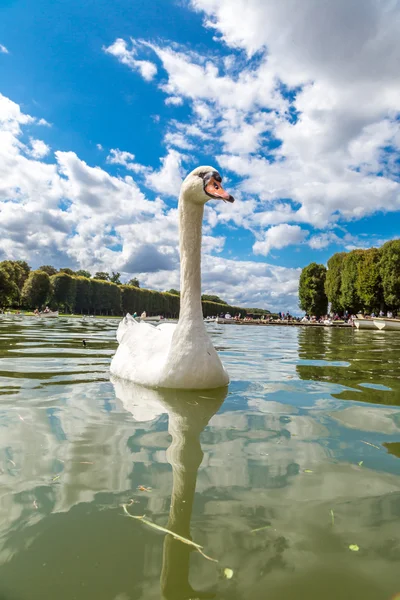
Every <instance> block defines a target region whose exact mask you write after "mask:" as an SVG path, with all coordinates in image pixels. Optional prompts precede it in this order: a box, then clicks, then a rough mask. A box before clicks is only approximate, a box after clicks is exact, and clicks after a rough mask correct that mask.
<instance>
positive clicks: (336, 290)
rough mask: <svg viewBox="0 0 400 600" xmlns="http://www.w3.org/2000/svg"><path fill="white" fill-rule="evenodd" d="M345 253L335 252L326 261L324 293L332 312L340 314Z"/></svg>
mask: <svg viewBox="0 0 400 600" xmlns="http://www.w3.org/2000/svg"><path fill="white" fill-rule="evenodd" d="M345 256H346V252H337V253H336V254H334V255H333V256H331V257H330V259H329V260H328V271H327V273H326V279H325V293H326V295H327V297H328V302H330V303H331V307H332V311H333V312H340V311H341V309H342V305H341V303H340V295H341V286H342V266H343V260H344V257H345Z"/></svg>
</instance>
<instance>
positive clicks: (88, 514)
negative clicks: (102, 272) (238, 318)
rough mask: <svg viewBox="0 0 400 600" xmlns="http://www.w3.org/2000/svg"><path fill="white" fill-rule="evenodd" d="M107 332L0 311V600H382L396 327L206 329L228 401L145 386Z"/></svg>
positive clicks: (397, 396) (398, 394) (399, 398)
mask: <svg viewBox="0 0 400 600" xmlns="http://www.w3.org/2000/svg"><path fill="white" fill-rule="evenodd" d="M117 324H118V321H117V320H115V319H114V320H113V319H88V320H87V321H83V320H81V319H77V318H75V319H56V320H51V319H48V320H44V319H42V320H38V319H34V318H25V319H17V318H8V317H4V316H3V317H2V318H0V381H1V395H0V427H1V437H0V600H47V599H48V600H54V599H57V600H139V599H140V600H153V599H154V600H156V599H161V598H165V599H168V600H183V599H188V598H192V599H194V598H203V597H214V596H213V594H215V597H216V598H218V599H229V600H264V599H267V600H321V599H323V600H338V599H340V600H361V599H362V600H385V599H387V600H390V599H391V598H397V596H396V594H399V593H400V580H399V576H398V565H399V560H400V541H399V540H400V519H399V517H400V460H399V457H400V411H399V409H398V406H399V404H400V373H399V360H400V336H399V335H398V334H397V333H396V332H380V331H354V330H352V329H350V330H349V329H333V328H331V329H329V328H306V327H278V326H276V327H256V326H229V325H227V326H223V325H214V324H211V325H208V329H209V332H210V335H211V336H212V338H213V341H214V344H215V346H216V347H217V348H218V350H219V352H220V354H221V357H222V359H223V361H224V363H225V365H226V366H227V368H228V370H229V372H230V374H231V379H232V381H231V384H230V386H229V389H228V390H226V391H224V390H219V391H218V390H217V391H216V390H213V391H206V392H205V391H202V392H198V393H196V392H176V391H172V390H171V391H168V392H166V391H164V392H161V391H152V390H145V389H140V388H135V387H134V386H131V385H129V384H126V383H123V382H110V378H109V372H108V369H109V363H110V358H111V356H112V354H113V352H114V351H115V348H116V341H115V331H116V326H117ZM83 339H85V340H86V341H87V344H86V347H84V345H83V343H82V340H83ZM122 505H125V510H127V511H128V512H129V513H130V514H131V515H133V516H143V515H146V519H147V520H149V521H150V522H151V523H153V524H156V525H158V526H161V527H166V528H168V529H173V531H174V532H175V533H176V534H179V535H181V536H183V537H184V538H190V537H191V540H192V541H193V542H194V543H196V544H199V545H201V546H202V549H201V551H202V552H203V554H205V555H206V557H208V558H206V557H205V556H204V555H202V554H201V553H200V552H198V551H197V549H196V548H195V547H193V546H191V545H189V544H187V543H183V542H181V541H179V540H177V539H176V538H173V537H172V536H170V535H165V534H164V533H163V532H162V531H161V532H160V531H159V530H157V529H155V528H154V527H153V526H150V525H147V524H146V523H144V522H142V521H140V520H138V519H131V518H129V517H128V516H127V515H126V514H124V509H123V508H122ZM209 558H211V559H214V560H217V561H218V562H214V561H213V560H209ZM189 582H190V583H189ZM195 590H196V591H195ZM399 597H400V596H399Z"/></svg>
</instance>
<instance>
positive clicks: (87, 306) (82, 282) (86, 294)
mask: <svg viewBox="0 0 400 600" xmlns="http://www.w3.org/2000/svg"><path fill="white" fill-rule="evenodd" d="M75 280H76V292H75V310H76V311H77V312H79V313H81V314H83V313H89V312H90V310H91V308H92V280H91V279H90V278H88V277H83V276H81V277H75Z"/></svg>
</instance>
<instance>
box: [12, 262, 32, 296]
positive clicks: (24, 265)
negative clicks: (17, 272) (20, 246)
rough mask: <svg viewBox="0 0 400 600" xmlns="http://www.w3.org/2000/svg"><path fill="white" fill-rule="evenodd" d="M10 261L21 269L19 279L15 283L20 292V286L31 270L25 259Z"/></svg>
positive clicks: (21, 286) (22, 285)
mask: <svg viewBox="0 0 400 600" xmlns="http://www.w3.org/2000/svg"><path fill="white" fill-rule="evenodd" d="M11 262H14V263H15V264H16V265H18V266H19V267H20V269H21V273H22V275H21V276H20V279H19V281H17V285H18V287H19V289H20V291H21V292H22V288H23V287H24V283H25V281H26V280H27V279H28V277H29V273H30V272H31V268H30V266H29V265H28V263H27V262H26V260H14V261H11Z"/></svg>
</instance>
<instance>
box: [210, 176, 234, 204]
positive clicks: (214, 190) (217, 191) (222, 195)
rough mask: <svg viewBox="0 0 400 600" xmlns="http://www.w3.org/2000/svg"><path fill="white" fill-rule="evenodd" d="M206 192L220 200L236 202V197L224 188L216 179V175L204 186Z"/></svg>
mask: <svg viewBox="0 0 400 600" xmlns="http://www.w3.org/2000/svg"><path fill="white" fill-rule="evenodd" d="M204 190H205V192H206V194H208V195H209V196H211V198H218V199H220V200H224V202H234V201H235V198H234V197H233V196H231V195H230V194H229V193H228V192H226V191H225V190H224V188H223V187H222V185H221V184H220V183H219V181H217V180H216V179H214V177H211V178H210V181H209V182H208V183H207V185H206V186H205V187H204Z"/></svg>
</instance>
